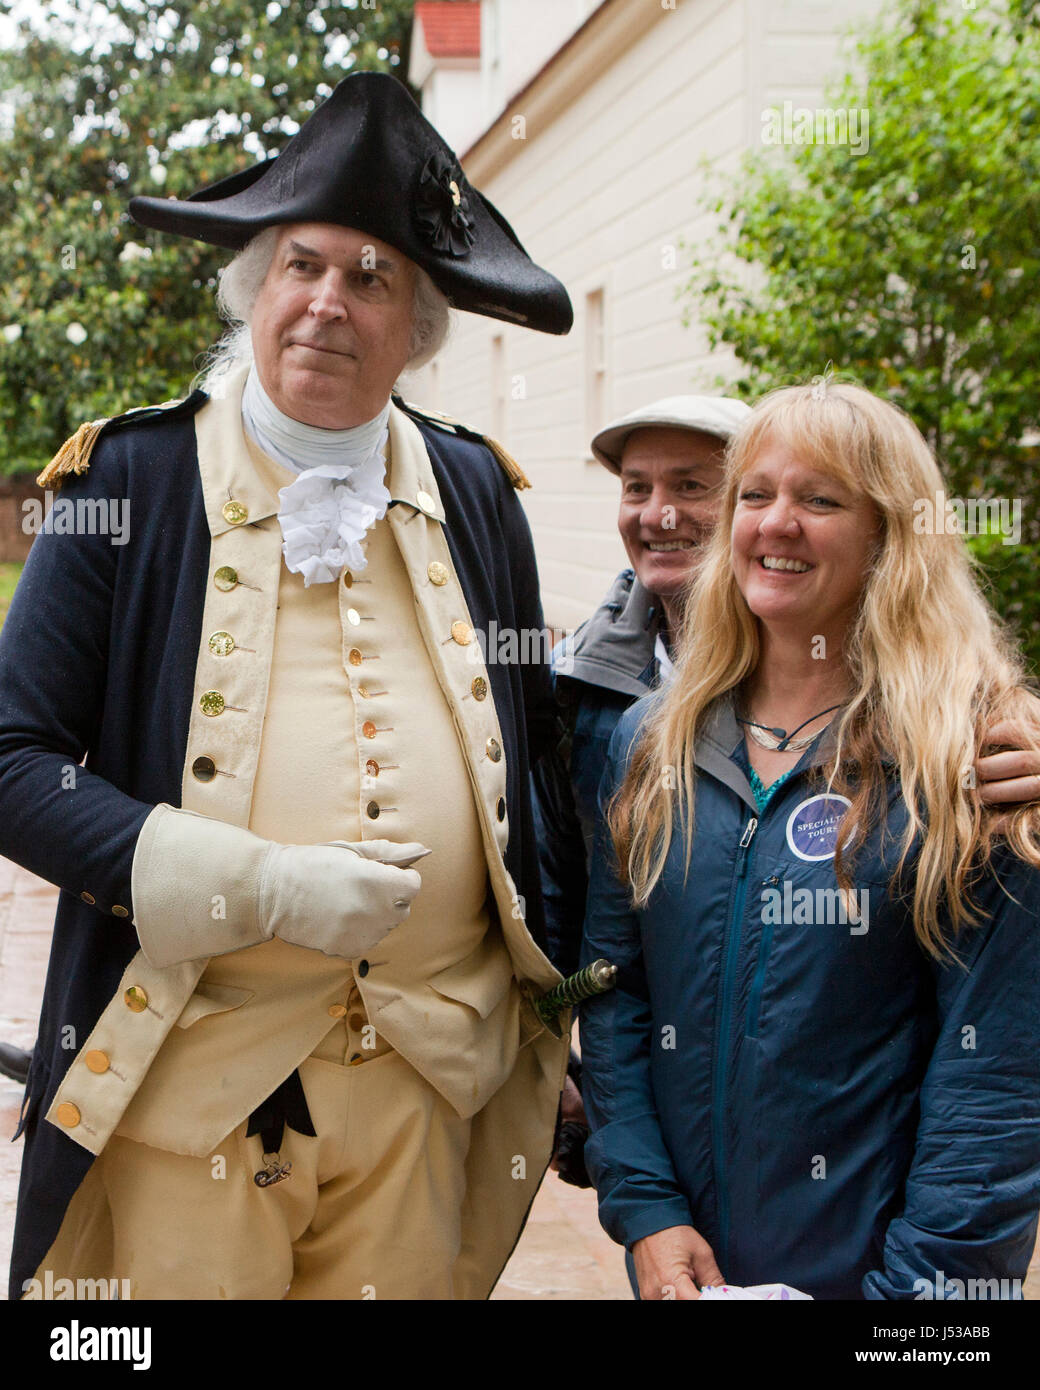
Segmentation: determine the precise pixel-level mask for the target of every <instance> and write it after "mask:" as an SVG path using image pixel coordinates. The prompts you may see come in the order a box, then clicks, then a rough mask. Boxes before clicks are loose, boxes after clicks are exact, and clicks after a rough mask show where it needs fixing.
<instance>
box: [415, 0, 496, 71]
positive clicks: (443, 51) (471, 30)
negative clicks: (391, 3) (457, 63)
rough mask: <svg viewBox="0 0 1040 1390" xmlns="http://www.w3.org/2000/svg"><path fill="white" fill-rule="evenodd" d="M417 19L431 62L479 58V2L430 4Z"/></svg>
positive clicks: (460, 0)
mask: <svg viewBox="0 0 1040 1390" xmlns="http://www.w3.org/2000/svg"><path fill="white" fill-rule="evenodd" d="M415 18H416V19H418V20H420V21H421V23H422V27H423V36H424V37H425V39H426V48H427V51H428V52H429V54H430V57H431V58H479V57H480V0H427V3H425V4H418V5H416V7H415Z"/></svg>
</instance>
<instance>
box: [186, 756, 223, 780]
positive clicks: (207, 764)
mask: <svg viewBox="0 0 1040 1390" xmlns="http://www.w3.org/2000/svg"><path fill="white" fill-rule="evenodd" d="M191 775H192V776H193V777H194V778H195V780H196V781H197V782H212V781H213V779H214V777H216V775H217V765H216V763H215V762H214V761H213V759H212V758H206V757H203V758H196V759H195V761H194V762H193V763H192V765H191Z"/></svg>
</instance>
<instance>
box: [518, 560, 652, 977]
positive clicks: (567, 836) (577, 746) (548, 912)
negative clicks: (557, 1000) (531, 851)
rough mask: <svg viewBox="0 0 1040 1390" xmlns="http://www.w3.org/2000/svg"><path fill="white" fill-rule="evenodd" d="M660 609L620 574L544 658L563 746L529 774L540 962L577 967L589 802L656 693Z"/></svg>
mask: <svg viewBox="0 0 1040 1390" xmlns="http://www.w3.org/2000/svg"><path fill="white" fill-rule="evenodd" d="M660 630H661V608H660V604H659V602H658V601H657V600H656V599H655V598H654V595H653V594H651V593H649V592H648V591H647V590H646V589H644V588H643V586H642V585H641V584H640V583H639V581H638V580H637V579H636V577H635V572H634V571H633V570H622V572H621V573H620V574H619V575H618V577H617V578H616V579H615V580H614V583H613V584H612V585H611V589H610V592H609V593H608V594H607V596H606V598H605V599H604V600H603V602H602V603H601V604H600V606H599V608H597V610H596V612H595V613H594V614H593V615H592V617H591V618H589V620H588V621H587V622H585V623H582V625H581V627H579V628H578V629H577V631H576V632H574V633H573V634H572V635H571V636H570V637H568V638H566V639H565V640H564V641H563V642H561V643H560V645H559V646H558V647H557V648H556V650H555V651H554V652H553V683H554V686H555V690H556V699H557V703H558V705H559V708H560V722H561V734H562V737H561V739H560V740H559V742H558V743H557V746H556V747H555V748H554V749H553V750H552V751H551V752H550V753H549V754H547V755H546V756H545V757H544V758H543V759H542V760H541V761H540V762H539V764H538V766H537V767H536V768H535V770H534V774H533V778H534V789H535V797H534V808H535V823H536V827H537V833H538V852H539V858H540V862H541V870H542V893H543V896H544V899H545V923H546V934H547V936H548V940H549V955H550V958H551V960H552V962H553V964H554V965H555V966H556V968H557V969H558V970H561V971H562V972H563V973H564V975H570V974H573V972H574V971H575V970H577V968H578V955H579V952H580V950H581V927H582V922H583V921H584V919H585V895H586V892H587V889H588V860H589V856H590V855H591V853H592V836H593V830H594V826H595V821H596V796H597V793H598V791H599V784H600V779H601V778H602V776H603V767H604V764H605V762H606V757H607V747H608V745H609V744H610V740H611V737H612V735H613V733H614V730H615V728H616V727H617V722H618V720H619V719H620V718H621V716H622V715H623V714H624V712H625V710H626V709H628V707H629V706H630V705H631V704H633V703H634V701H636V700H638V699H640V698H641V696H643V695H645V694H646V693H647V692H648V691H649V690H651V689H653V687H654V686H655V685H656V684H657V680H658V664H657V658H656V657H655V656H654V643H655V640H656V638H657V634H658V632H659V631H660Z"/></svg>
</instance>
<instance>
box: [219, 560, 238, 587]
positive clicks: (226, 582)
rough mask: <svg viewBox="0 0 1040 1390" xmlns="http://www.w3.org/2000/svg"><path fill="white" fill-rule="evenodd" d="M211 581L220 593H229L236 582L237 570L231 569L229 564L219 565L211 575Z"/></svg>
mask: <svg viewBox="0 0 1040 1390" xmlns="http://www.w3.org/2000/svg"><path fill="white" fill-rule="evenodd" d="M213 583H214V584H215V585H216V586H217V588H218V589H219V590H220V591H221V593H225V594H228V593H230V592H231V590H232V589H234V588H235V587H236V585H237V584H238V570H236V569H232V568H231V566H230V565H221V567H220V569H218V570H217V571H216V573H215V574H214V575H213Z"/></svg>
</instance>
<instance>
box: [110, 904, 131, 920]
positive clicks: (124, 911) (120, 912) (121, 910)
mask: <svg viewBox="0 0 1040 1390" xmlns="http://www.w3.org/2000/svg"><path fill="white" fill-rule="evenodd" d="M112 915H113V916H114V917H129V916H130V909H129V908H128V907H123V906H122V905H121V904H120V903H116V904H115V905H114V907H113V908H112Z"/></svg>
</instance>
